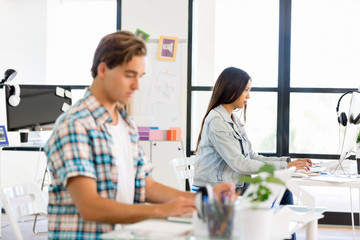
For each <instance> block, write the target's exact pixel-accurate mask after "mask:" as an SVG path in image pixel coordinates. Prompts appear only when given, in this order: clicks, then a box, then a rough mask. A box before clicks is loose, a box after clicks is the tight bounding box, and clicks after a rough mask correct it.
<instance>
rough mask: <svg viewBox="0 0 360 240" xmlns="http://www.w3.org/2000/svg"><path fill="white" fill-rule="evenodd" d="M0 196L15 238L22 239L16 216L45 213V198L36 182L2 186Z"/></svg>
mask: <svg viewBox="0 0 360 240" xmlns="http://www.w3.org/2000/svg"><path fill="white" fill-rule="evenodd" d="M0 197H1V201H2V202H3V205H4V208H5V212H6V215H7V216H8V218H9V221H10V224H11V227H12V229H13V230H14V234H15V237H16V239H23V237H22V234H21V231H20V227H19V225H18V223H17V219H18V218H20V217H24V216H28V215H34V214H40V215H44V216H46V215H47V203H46V200H45V198H44V196H43V195H42V192H41V190H40V187H39V186H38V185H37V184H36V183H25V184H21V185H17V186H13V187H6V188H3V189H1V191H0Z"/></svg>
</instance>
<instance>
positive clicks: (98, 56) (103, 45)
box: [91, 31, 146, 78]
mask: <svg viewBox="0 0 360 240" xmlns="http://www.w3.org/2000/svg"><path fill="white" fill-rule="evenodd" d="M145 55H146V46H145V43H144V41H143V40H141V39H139V38H136V37H135V35H134V34H133V33H131V32H128V31H118V32H115V33H111V34H109V35H106V36H105V37H103V38H102V39H101V41H100V43H99V45H98V46H97V48H96V50H95V54H94V60H93V65H92V67H91V75H92V76H93V78H95V77H96V76H97V68H98V66H99V64H100V63H102V62H104V63H106V65H107V66H108V68H110V69H112V68H114V67H116V66H119V65H124V64H127V63H128V62H129V61H131V59H132V58H133V57H134V56H145Z"/></svg>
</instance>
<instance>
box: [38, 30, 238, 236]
mask: <svg viewBox="0 0 360 240" xmlns="http://www.w3.org/2000/svg"><path fill="white" fill-rule="evenodd" d="M145 55H146V47H145V44H144V42H143V41H142V40H140V39H137V38H135V36H134V35H133V34H132V33H130V32H126V31H119V32H116V33H112V34H109V35H107V36H105V37H104V38H103V39H102V40H101V41H100V43H99V45H98V47H97V49H96V51H95V55H94V59H93V66H92V68H91V72H92V76H93V78H94V81H93V83H92V85H91V87H90V89H89V90H88V91H87V92H86V93H85V95H84V97H83V99H82V100H80V101H79V102H77V103H76V104H75V105H74V106H73V107H72V108H71V109H70V110H68V111H67V112H66V113H64V114H62V115H61V116H60V117H59V119H58V120H57V122H56V124H55V129H54V132H53V134H52V135H51V137H50V139H49V140H48V142H47V144H46V146H45V152H46V154H47V158H48V167H49V169H50V172H51V177H52V184H51V186H50V188H49V205H48V228H49V229H48V230H49V232H48V238H49V239H96V238H98V237H99V235H100V234H102V233H104V232H108V231H111V230H113V229H114V224H116V223H134V222H137V221H141V220H144V219H147V218H165V217H168V216H176V215H180V214H183V213H186V212H191V211H193V210H194V194H192V193H188V192H181V191H178V190H175V189H172V188H169V187H166V186H164V185H162V184H160V183H157V182H155V181H154V180H153V178H152V177H151V165H150V163H149V162H148V160H147V159H146V158H145V156H144V153H143V151H142V149H141V148H140V147H139V142H138V140H139V137H138V133H137V129H136V126H135V124H134V122H133V121H132V120H131V119H130V117H129V116H128V115H127V113H126V111H125V110H124V109H123V108H122V107H121V105H125V104H128V103H129V101H130V99H131V96H132V95H133V94H134V92H135V91H136V90H138V89H139V78H140V77H142V76H143V75H144V74H145ZM233 188H234V186H233V185H228V184H223V185H219V186H217V187H216V188H215V191H216V192H221V191H232V190H233ZM144 202H149V203H153V204H151V205H145V204H134V203H144Z"/></svg>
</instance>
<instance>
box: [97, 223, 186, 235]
mask: <svg viewBox="0 0 360 240" xmlns="http://www.w3.org/2000/svg"><path fill="white" fill-rule="evenodd" d="M191 232H192V224H187V223H175V222H169V221H167V220H163V219H148V220H145V221H141V222H138V223H134V224H126V225H124V226H123V229H120V230H115V231H112V232H109V233H105V234H102V235H101V237H100V238H101V239H119V240H120V239H143V238H146V239H173V238H175V237H183V236H190V235H191Z"/></svg>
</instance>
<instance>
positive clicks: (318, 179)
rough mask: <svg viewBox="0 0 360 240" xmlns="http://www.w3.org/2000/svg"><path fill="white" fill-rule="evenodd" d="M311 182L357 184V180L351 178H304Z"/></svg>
mask: <svg viewBox="0 0 360 240" xmlns="http://www.w3.org/2000/svg"><path fill="white" fill-rule="evenodd" d="M306 179H309V180H313V181H323V182H333V183H348V182H358V181H359V180H360V179H359V178H351V177H337V176H329V175H326V176H323V175H321V176H316V177H309V178H305V180H306Z"/></svg>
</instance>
